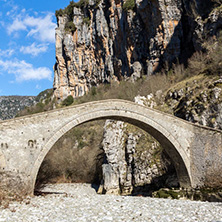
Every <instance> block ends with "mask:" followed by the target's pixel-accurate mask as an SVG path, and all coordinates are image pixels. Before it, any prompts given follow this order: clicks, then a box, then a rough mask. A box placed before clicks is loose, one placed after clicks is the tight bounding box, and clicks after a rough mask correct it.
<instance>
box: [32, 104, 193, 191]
mask: <svg viewBox="0 0 222 222" xmlns="http://www.w3.org/2000/svg"><path fill="white" fill-rule="evenodd" d="M99 119H113V120H121V121H124V122H127V123H130V124H132V125H135V126H137V127H139V128H141V129H143V130H145V131H146V132H147V133H149V134H150V135H151V136H153V137H154V138H155V139H156V140H157V141H158V142H159V143H160V144H161V145H162V147H163V148H164V149H165V151H166V152H167V154H168V155H169V157H170V158H171V160H172V162H173V164H174V167H175V169H176V173H177V177H178V180H179V183H180V186H181V187H190V186H191V172H190V161H189V158H188V155H187V153H186V152H185V150H184V149H183V147H182V146H181V144H180V143H179V141H178V140H177V139H176V138H175V137H174V136H173V135H172V134H170V133H169V132H168V131H167V129H165V128H164V127H163V126H161V125H160V124H159V123H157V122H156V121H154V120H153V119H151V118H149V117H147V116H145V115H143V114H140V113H135V112H130V111H129V112H126V110H118V109H115V108H113V109H107V110H106V109H105V110H97V111H95V112H93V114H92V115H90V114H89V113H88V112H86V113H82V114H81V115H79V116H78V117H75V118H73V120H72V121H70V122H69V123H66V124H64V125H63V126H62V127H60V129H58V130H56V131H55V132H56V133H55V134H54V135H53V136H52V137H51V138H50V139H49V140H48V141H47V142H46V144H45V145H44V147H43V148H42V152H41V153H40V155H39V156H38V158H37V160H36V161H35V163H34V165H33V168H32V170H31V172H30V178H31V183H32V191H33V192H34V188H35V182H36V178H37V174H38V171H39V169H40V166H41V164H42V162H43V160H44V158H45V156H46V155H47V153H48V152H49V151H50V149H51V148H52V147H53V145H54V144H55V143H56V141H57V140H58V139H59V138H60V137H62V136H63V135H64V134H65V133H66V132H68V131H69V130H71V129H72V128H74V127H76V126H78V125H81V124H83V123H86V122H90V121H95V120H99Z"/></svg>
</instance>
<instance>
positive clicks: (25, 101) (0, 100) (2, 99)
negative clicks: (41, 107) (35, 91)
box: [0, 96, 36, 120]
mask: <svg viewBox="0 0 222 222" xmlns="http://www.w3.org/2000/svg"><path fill="white" fill-rule="evenodd" d="M35 103H36V96H0V119H2V120H5V119H11V118H14V117H15V116H16V114H17V113H19V112H20V111H21V110H23V109H24V108H25V107H28V106H32V105H34V104H35Z"/></svg>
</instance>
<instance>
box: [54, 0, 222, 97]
mask: <svg viewBox="0 0 222 222" xmlns="http://www.w3.org/2000/svg"><path fill="white" fill-rule="evenodd" d="M220 4H221V2H220V0H218V1H216V0H215V1H213V0H204V1H199V0H192V1H190V0H189V1H188V0H167V1H166V0H152V1H149V0H135V1H134V0H126V1H121V0H101V1H99V0H97V1H94V0H89V1H88V0H80V2H79V3H72V4H70V5H69V6H68V7H67V8H66V10H60V13H57V20H58V27H57V29H56V64H55V67H54V70H55V80H54V95H55V97H56V98H58V99H64V98H66V97H67V96H68V95H73V96H74V97H78V96H82V95H83V94H85V93H86V92H87V91H88V90H89V89H90V87H92V86H96V85H98V84H100V83H107V82H111V81H115V80H122V79H127V78H129V77H130V76H132V77H131V78H133V79H135V78H138V77H140V76H141V75H143V74H145V75H150V74H153V73H154V72H155V71H156V70H158V68H160V67H161V66H162V65H163V64H169V65H170V64H171V63H172V62H176V61H178V60H180V61H183V62H186V59H187V58H188V57H189V56H190V55H191V54H192V53H193V52H194V51H195V50H200V49H201V48H202V41H203V39H205V38H206V37H207V36H209V35H211V36H214V35H215V34H216V33H217V32H218V30H219V29H221V28H222V13H221V11H222V10H221V7H218V6H219V5H220Z"/></svg>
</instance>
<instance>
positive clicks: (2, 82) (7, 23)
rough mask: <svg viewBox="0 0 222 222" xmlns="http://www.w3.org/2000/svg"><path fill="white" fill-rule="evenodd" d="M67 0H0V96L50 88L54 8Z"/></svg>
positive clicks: (54, 19)
mask: <svg viewBox="0 0 222 222" xmlns="http://www.w3.org/2000/svg"><path fill="white" fill-rule="evenodd" d="M69 2H70V0H38V1H37V0H0V96H3V95H6V96H7V95H37V94H38V93H39V92H41V91H43V90H45V89H48V88H52V86H53V78H54V73H53V65H54V64H55V28H56V18H55V15H54V14H55V10H57V9H60V8H65V7H66V6H67V5H68V4H69Z"/></svg>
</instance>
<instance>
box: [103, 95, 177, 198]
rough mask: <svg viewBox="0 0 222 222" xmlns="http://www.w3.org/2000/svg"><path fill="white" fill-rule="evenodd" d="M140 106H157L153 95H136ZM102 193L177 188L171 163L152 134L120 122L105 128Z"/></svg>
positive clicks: (140, 192)
mask: <svg viewBox="0 0 222 222" xmlns="http://www.w3.org/2000/svg"><path fill="white" fill-rule="evenodd" d="M135 101H136V102H137V103H139V104H140V105H146V106H149V107H153V106H155V105H156V103H155V101H154V98H153V95H148V96H147V98H145V97H140V96H137V97H136V98H135ZM102 144H103V149H104V153H105V156H106V158H105V162H104V164H103V166H102V170H103V193H113V194H124V195H128V194H132V193H134V194H145V195H149V194H151V192H152V190H153V189H158V188H160V187H178V185H179V184H178V179H177V177H176V172H175V169H174V168H173V166H172V164H171V160H170V159H169V157H168V156H167V155H166V154H165V152H164V151H163V149H162V147H161V145H160V144H159V143H158V142H157V141H156V140H155V139H154V138H153V137H152V136H150V135H149V134H147V133H146V132H144V131H142V130H140V129H139V128H136V127H134V126H132V125H129V124H127V123H124V122H121V121H114V120H107V121H106V123H105V126H104V135H103V143H102Z"/></svg>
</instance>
